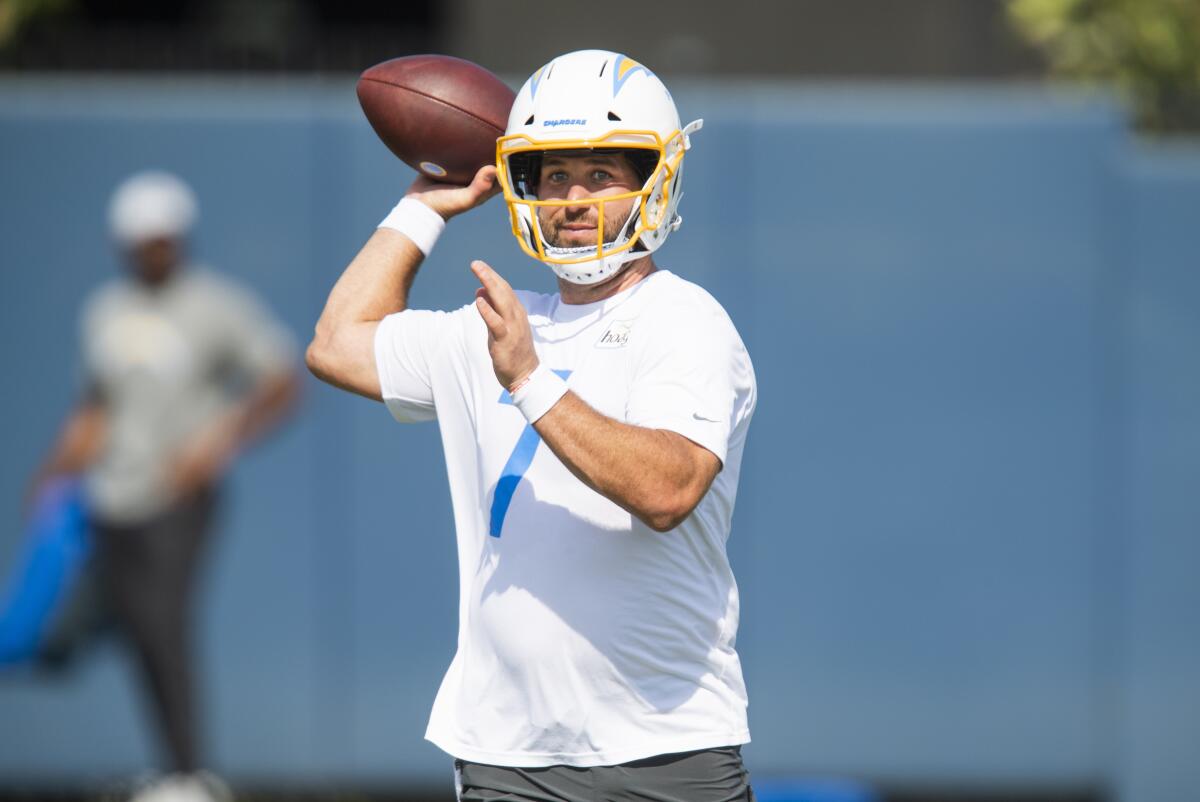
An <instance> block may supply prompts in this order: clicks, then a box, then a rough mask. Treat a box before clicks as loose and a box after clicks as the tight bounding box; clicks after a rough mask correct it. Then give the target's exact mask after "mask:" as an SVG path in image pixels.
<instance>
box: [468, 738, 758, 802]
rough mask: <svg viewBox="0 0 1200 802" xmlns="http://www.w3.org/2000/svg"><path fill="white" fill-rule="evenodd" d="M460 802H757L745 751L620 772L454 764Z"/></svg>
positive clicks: (698, 754)
mask: <svg viewBox="0 0 1200 802" xmlns="http://www.w3.org/2000/svg"><path fill="white" fill-rule="evenodd" d="M454 775H455V776H454V779H455V788H456V790H457V792H458V799H459V802H633V800H639V801H640V802H646V801H647V800H654V802H753V800H754V792H753V791H752V790H751V789H750V775H749V774H748V773H747V771H746V767H745V766H744V765H742V748H741V747H740V746H722V747H717V748H715V749H700V750H697V751H695V752H680V753H677V754H670V755H658V756H657V757H649V758H645V759H643V760H634V761H631V762H629V763H622V764H620V765H617V766H595V767H592V768H577V767H575V766H547V767H545V768H536V769H520V768H512V767H509V766H489V765H485V764H483V763H471V762H468V761H465V760H456V761H454Z"/></svg>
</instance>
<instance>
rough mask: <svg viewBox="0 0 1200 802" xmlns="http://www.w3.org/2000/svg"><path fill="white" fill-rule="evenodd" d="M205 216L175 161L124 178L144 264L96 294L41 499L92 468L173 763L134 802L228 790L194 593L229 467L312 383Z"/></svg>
mask: <svg viewBox="0 0 1200 802" xmlns="http://www.w3.org/2000/svg"><path fill="white" fill-rule="evenodd" d="M196 217H197V203H196V199H195V195H194V194H193V192H192V190H191V189H190V188H189V187H188V185H187V184H185V183H184V182H183V181H182V180H181V179H179V178H178V177H176V176H174V175H171V174H169V173H165V172H157V171H147V172H141V173H137V174H135V175H133V176H131V177H130V178H128V179H127V180H126V181H124V182H123V183H122V184H121V185H120V186H119V187H118V188H117V190H116V192H115V193H114V195H113V197H112V200H111V204H110V208H109V223H110V227H111V231H112V235H113V237H114V239H115V240H116V243H117V245H118V247H119V248H120V249H121V251H122V255H123V257H124V259H125V261H126V262H127V265H128V268H129V269H128V272H127V274H126V275H124V276H121V277H119V278H117V279H114V280H111V281H109V282H107V283H105V284H104V285H103V286H101V287H99V288H97V289H96V290H95V291H93V292H92V294H91V295H90V296H89V297H88V299H87V301H86V303H85V305H84V308H83V313H82V318H81V335H82V359H81V362H82V364H83V369H84V380H85V381H84V391H83V395H82V398H81V399H80V401H79V403H78V404H77V405H76V406H75V408H74V409H73V410H72V411H71V412H70V414H69V415H68V417H67V419H66V422H65V424H64V425H63V427H62V430H61V433H60V435H59V437H58V440H57V442H56V443H55V444H54V446H53V448H52V449H51V451H50V453H49V455H48V457H47V458H46V459H45V461H44V462H43V464H42V465H41V466H40V467H39V468H38V470H37V471H36V472H35V474H34V477H33V480H32V482H31V495H32V496H37V495H38V494H39V491H41V490H42V489H43V488H45V487H47V486H48V485H49V484H50V483H51V482H52V481H54V480H56V479H57V478H60V477H63V476H74V475H78V476H80V477H81V479H82V487H83V498H84V500H85V507H86V509H87V515H88V519H89V521H90V524H91V529H92V533H93V536H94V540H95V557H94V561H93V566H92V567H93V573H94V575H95V577H96V580H97V581H96V587H97V590H98V598H99V602H100V605H99V609H95V610H92V611H91V612H92V613H93V614H99V615H101V616H103V617H105V618H110V619H111V620H112V622H113V623H115V624H116V625H117V627H118V628H119V630H120V631H121V633H122V634H123V635H124V636H125V637H126V638H127V640H128V643H129V645H130V646H131V647H132V649H133V652H134V653H135V655H136V658H137V662H138V664H139V666H140V669H141V673H142V676H143V679H144V682H145V687H146V689H147V691H148V696H149V700H150V702H151V705H152V708H153V711H154V714H155V717H156V719H157V722H156V723H157V725H158V728H159V731H160V733H161V736H162V738H163V742H164V744H165V747H166V752H167V755H168V757H169V765H170V769H171V772H172V774H170V775H168V776H165V777H163V778H161V779H159V780H158V781H157V782H154V783H152V784H150V785H148V786H147V787H146V788H144V789H143V790H142V791H140V792H139V793H138V794H137V795H136V797H135V798H136V799H138V800H162V801H163V802H169V801H170V800H177V802H188V801H190V800H196V801H197V802H200V801H201V800H209V799H214V798H220V797H222V796H224V795H226V794H227V792H226V791H225V790H224V788H223V786H222V784H221V783H220V781H219V780H216V778H215V777H213V776H212V775H211V774H208V773H207V772H202V771H201V770H200V769H201V766H202V762H201V757H200V755H199V745H198V740H199V739H198V726H197V725H198V721H197V702H196V693H195V687H194V665H195V663H196V657H195V655H194V653H193V648H192V646H193V644H192V615H191V613H192V606H193V591H194V588H195V584H196V579H197V569H198V567H199V563H200V561H201V557H202V555H203V554H204V552H205V545H206V543H207V541H208V539H209V537H210V534H211V531H212V527H213V522H214V519H215V517H216V512H217V507H218V499H219V496H220V484H221V480H222V478H223V477H224V475H225V473H226V472H227V471H228V469H229V467H230V465H231V463H232V462H233V460H234V458H235V457H236V456H237V455H238V453H239V452H240V451H241V450H242V449H243V448H245V447H246V446H247V445H248V444H249V443H251V442H252V441H253V440H255V439H256V438H257V437H259V436H260V435H262V434H264V433H266V432H268V431H270V430H272V429H274V428H275V427H276V426H277V425H278V424H279V423H280V422H281V421H282V420H283V418H284V417H285V415H286V414H287V412H288V410H289V409H290V408H291V407H292V405H293V403H294V400H295V397H296V394H297V390H298V387H299V384H298V372H297V369H296V368H297V357H296V353H297V352H296V346H295V342H294V339H293V337H292V336H291V334H290V333H289V332H288V331H287V330H286V329H285V328H284V327H283V326H282V325H281V324H280V323H279V321H278V320H276V319H275V317H274V316H273V315H272V314H271V313H270V312H269V311H268V310H267V309H266V308H265V307H264V306H263V305H262V304H261V303H260V302H259V301H258V300H257V299H256V298H255V297H254V296H253V295H252V294H251V293H250V292H249V291H248V290H247V289H246V288H244V287H242V286H240V285H238V284H236V283H234V282H233V281H231V280H230V279H228V278H225V277H222V276H219V275H217V274H215V273H213V272H211V271H209V270H207V269H204V268H202V267H200V266H197V265H194V264H191V263H190V262H189V259H188V255H187V236H188V234H189V233H190V232H191V229H192V227H193V225H194V223H195V221H196ZM91 617H92V618H93V620H94V619H95V618H96V615H92V616H91Z"/></svg>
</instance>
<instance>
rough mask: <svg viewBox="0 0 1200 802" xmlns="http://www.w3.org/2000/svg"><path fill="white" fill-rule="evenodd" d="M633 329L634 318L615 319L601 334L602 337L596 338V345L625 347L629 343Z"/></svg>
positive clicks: (598, 346)
mask: <svg viewBox="0 0 1200 802" xmlns="http://www.w3.org/2000/svg"><path fill="white" fill-rule="evenodd" d="M632 330H633V321H632V320H614V321H613V322H612V323H611V324H610V325H609V327H608V328H607V329H606V330H605V332H604V333H603V334H601V335H600V339H599V340H596V347H597V348H624V347H625V346H626V345H627V344H628V343H629V332H630V331H632Z"/></svg>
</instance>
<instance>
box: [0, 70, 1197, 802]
mask: <svg viewBox="0 0 1200 802" xmlns="http://www.w3.org/2000/svg"><path fill="white" fill-rule="evenodd" d="M677 100H678V101H679V105H680V107H681V109H682V110H683V113H684V114H685V115H690V116H700V115H703V116H704V117H705V118H706V125H705V128H704V130H703V131H702V132H700V134H698V135H697V136H696V138H695V145H696V147H695V149H694V150H693V151H692V152H691V153H690V154H689V156H688V167H687V180H686V188H687V199H686V200H685V201H684V203H683V207H682V211H683V213H684V216H685V218H686V219H687V222H686V225H685V226H684V227H683V229H682V230H681V231H680V233H679V234H677V235H676V236H675V237H673V238H672V240H671V244H670V245H669V246H667V247H666V248H665V249H664V251H663V252H662V258H661V259H660V260H659V261H660V264H662V265H664V266H666V267H669V268H671V269H672V270H674V271H676V272H678V273H681V274H682V275H684V276H686V277H688V278H691V279H693V280H696V281H698V282H699V283H701V284H703V285H705V286H706V287H708V288H709V289H710V290H712V291H713V293H714V294H715V295H716V296H717V298H718V299H720V300H721V301H722V302H723V303H724V304H725V305H726V307H727V308H728V309H729V311H730V313H731V315H732V317H733V319H734V321H735V322H736V323H737V324H738V326H739V328H740V330H741V331H742V334H743V336H744V338H745V340H746V342H747V344H748V345H749V347H750V350H751V354H752V356H753V358H754V360H755V365H756V368H757V372H758V376H759V382H760V394H761V402H760V406H759V411H758V413H757V415H756V419H755V423H754V426H753V428H752V431H751V439H750V443H749V447H748V450H747V455H746V462H745V466H744V470H743V475H742V491H741V495H740V499H739V505H738V511H737V515H736V519H735V528H734V532H733V535H732V538H731V541H730V551H731V555H732V559H733V561H734V567H735V570H736V572H737V574H738V577H739V582H740V585H741V588H742V594H743V624H742V635H741V638H740V641H739V648H740V649H741V651H742V655H743V662H744V665H745V667H746V673H747V680H748V682H749V686H750V692H751V728H752V730H753V733H754V737H755V742H754V744H753V746H752V747H750V748H749V749H748V750H747V758H748V762H749V763H750V766H751V768H752V770H754V771H755V772H757V773H759V774H760V775H771V774H788V773H794V772H844V773H850V774H854V775H858V776H865V777H868V778H872V779H875V780H878V781H881V782H885V783H919V784H968V785H978V786H987V787H999V786H1012V785H1029V784H1045V785H1052V786H1064V787H1091V788H1101V789H1105V788H1111V789H1114V790H1117V791H1118V792H1119V793H1120V798H1121V799H1122V800H1129V802H1133V801H1134V800H1155V801H1156V802H1158V801H1160V800H1174V799H1180V800H1182V799H1184V798H1190V793H1191V791H1192V789H1193V788H1194V787H1195V786H1196V784H1197V782H1198V781H1200V773H1197V771H1196V770H1195V769H1194V768H1192V767H1191V766H1190V765H1189V758H1190V757H1191V755H1190V754H1189V751H1194V745H1195V744H1196V743H1198V742H1200V690H1198V689H1197V683H1198V680H1197V677H1200V627H1198V626H1197V613H1200V583H1197V582H1195V581H1194V576H1195V566H1196V565H1197V564H1200V546H1198V543H1200V540H1198V539H1197V536H1196V533H1197V528H1198V527H1197V525H1198V524H1200V502H1198V501H1197V497H1198V496H1197V494H1196V493H1195V492H1194V489H1193V488H1194V487H1195V482H1196V479H1195V477H1196V476H1197V475H1200V372H1197V371H1196V370H1195V368H1194V364H1195V354H1197V353H1200V283H1198V278H1197V277H1198V276H1200V271H1198V270H1197V267H1200V265H1197V258H1196V253H1197V252H1198V249H1200V235H1198V234H1197V231H1198V230H1200V226H1197V222H1198V217H1200V149H1187V148H1182V149H1179V150H1178V151H1170V150H1165V149H1161V148H1160V149H1154V150H1147V149H1144V148H1137V147H1135V146H1134V145H1133V144H1131V142H1130V141H1129V138H1128V134H1127V133H1126V130H1125V125H1124V121H1123V119H1122V117H1121V115H1120V114H1119V113H1118V112H1117V110H1116V109H1114V108H1113V107H1112V106H1111V105H1110V104H1108V103H1107V102H1104V101H1103V100H1098V99H1085V98H1083V99H1081V98H1073V97H1062V96H1055V95H1050V94H1046V93H1042V92H1038V91H1033V90H1024V89H997V88H991V89H986V90H983V89H970V90H966V89H962V90H956V89H949V88H939V89H888V90H884V89H873V88H870V87H854V88H844V89H833V88H815V87H807V88H797V87H783V86H779V87H774V88H772V87H755V86H739V87H727V88H723V89H711V88H709V89H702V88H700V87H683V88H682V89H681V91H679V92H677ZM0 154H3V156H2V158H3V161H2V162H0V242H2V243H3V246H2V248H3V250H2V251H0V260H2V262H3V264H2V268H3V276H4V282H5V290H6V291H5V292H4V294H3V303H4V315H3V326H4V329H3V334H4V336H3V338H0V357H2V358H3V359H4V361H5V364H7V365H9V366H10V368H9V371H10V372H9V376H10V382H9V384H8V392H7V393H5V395H4V396H3V398H2V400H0V410H3V417H4V419H5V420H7V421H9V425H8V426H7V427H6V430H7V432H8V448H7V449H6V451H5V453H4V456H3V457H2V458H0V483H2V484H0V488H3V491H4V492H3V493H0V520H7V521H9V522H10V526H9V527H7V531H8V532H9V534H8V535H0V571H4V570H6V569H7V568H8V567H9V566H11V564H12V560H13V559H14V557H15V551H16V528H17V527H16V523H17V520H18V497H19V493H20V489H21V488H22V486H23V483H24V481H25V477H26V476H27V473H28V471H29V470H30V468H31V467H32V465H33V464H34V463H35V462H36V460H37V459H38V458H39V457H40V455H41V454H42V452H43V450H44V448H45V447H46V445H47V443H48V442H49V440H50V439H51V437H52V435H53V433H54V431H55V428H56V426H57V423H58V421H59V420H60V418H61V416H62V414H63V413H64V412H65V411H66V409H67V408H68V406H69V403H70V399H71V397H72V395H73V393H74V392H75V390H76V367H75V365H76V362H75V360H76V356H75V354H76V342H75V336H76V335H75V323H74V313H75V311H76V309H77V307H78V305H79V303H80V301H81V300H82V298H83V297H84V295H85V293H86V291H87V290H88V288H89V287H91V286H93V285H94V284H95V283H96V282H97V281H99V280H100V279H101V278H103V277H105V276H107V275H110V274H111V273H113V272H114V271H115V270H117V269H118V264H117V261H116V259H115V257H114V254H113V253H112V252H111V249H110V246H109V245H108V243H107V239H106V233H105V228H104V208H105V203H106V201H107V197H108V193H109V192H110V191H111V188H112V187H113V186H114V185H115V183H116V182H117V181H118V180H119V179H120V178H122V177H123V176H124V175H126V174H127V173H129V172H131V171H133V170H135V169H138V168H141V167H144V166H164V167H167V168H169V169H172V170H175V171H177V172H179V173H180V174H182V175H184V176H185V177H187V178H188V180H190V181H191V182H192V183H193V184H194V185H195V187H196V189H197V192H198V194H199V196H200V198H201V202H202V221H201V224H200V228H199V231H198V236H197V242H196V249H195V250H196V252H197V253H198V254H199V255H200V256H201V257H202V258H203V259H204V260H206V261H208V262H210V263H211V264H213V265H216V266H218V267H220V268H223V269H225V270H227V271H229V272H232V273H235V274H237V275H239V276H241V277H243V278H244V279H245V280H246V281H247V282H248V283H249V284H250V285H252V286H253V287H255V288H256V289H257V290H258V291H259V292H260V293H261V294H262V295H264V296H265V297H266V298H268V299H269V300H270V302H271V303H272V304H273V305H274V306H275V307H276V308H277V309H278V310H279V312H280V314H281V315H282V316H283V317H284V318H285V320H286V321H287V322H288V323H289V324H290V325H291V326H292V327H293V328H294V329H295V330H296V332H297V333H298V336H300V337H301V338H306V337H307V332H308V331H310V330H311V326H312V323H313V322H314V321H315V319H316V316H317V314H318V312H319V310H320V307H321V304H322V302H323V299H324V296H325V293H326V292H327V291H328V288H329V287H330V286H331V285H332V283H333V281H334V280H335V278H336V276H337V275H338V273H339V271H340V269H341V267H342V266H343V265H344V264H345V263H346V261H347V260H348V259H349V258H350V257H351V256H352V255H353V253H354V251H355V249H356V248H357V247H358V245H359V244H361V242H362V241H363V240H364V239H365V238H366V237H367V236H368V234H369V233H370V231H371V229H372V227H373V226H374V224H375V223H376V222H377V221H378V219H379V218H381V217H382V216H383V214H384V213H385V212H386V211H387V209H388V208H390V206H391V204H392V203H393V202H394V200H395V199H396V198H397V197H398V196H399V195H400V193H401V191H402V190H403V188H404V187H405V186H406V184H407V181H408V180H409V178H410V177H411V174H410V173H409V172H408V171H407V169H406V168H404V167H403V165H401V164H399V163H398V162H396V161H395V160H394V159H392V158H391V157H390V155H389V154H388V153H387V151H386V150H385V149H384V148H383V146H382V145H381V144H379V143H378V141H377V140H376V139H375V138H374V136H373V135H372V133H371V132H370V130H369V128H368V127H367V125H366V123H365V121H363V119H362V118H361V115H360V113H359V112H358V110H357V108H356V106H355V102H354V99H353V91H352V85H351V83H349V82H340V81H339V82H331V83H328V84H295V83H282V82H280V83H267V82H263V83H246V82H241V83H219V82H203V81H201V82H193V83H185V84H163V83H138V82H116V81H94V82H91V83H88V84H86V85H83V86H81V85H80V84H79V82H78V81H69V80H58V81H48V80H41V81H37V80H26V81H16V80H10V81H8V82H6V83H0ZM502 211H503V210H502V208H501V207H500V205H499V203H498V202H496V201H493V202H492V203H491V204H489V205H488V206H486V207H484V208H483V209H482V210H480V211H477V212H475V213H473V214H471V215H469V216H467V217H464V218H462V219H460V220H456V221H455V222H454V223H453V224H452V227H451V232H452V234H451V235H448V236H447V237H446V238H445V239H444V240H443V243H442V244H440V245H439V249H438V252H437V254H436V255H435V257H434V258H433V259H431V260H430V262H429V263H428V264H427V265H426V266H425V268H424V270H423V273H422V275H421V276H420V278H419V279H418V283H417V288H416V293H415V295H414V299H415V301H416V303H418V304H420V305H426V306H431V307H437V308H449V307H453V306H457V305H459V304H461V303H462V302H464V300H466V299H468V298H470V296H471V293H472V290H473V284H474V282H473V279H472V278H471V276H470V274H469V273H468V271H467V269H466V264H467V262H468V260H469V259H471V258H477V257H481V256H482V257H484V258H487V259H488V260H489V261H490V262H491V264H493V266H495V267H497V268H498V269H500V270H501V272H503V273H504V274H505V275H506V276H508V277H509V278H510V279H511V280H512V281H513V282H514V283H516V284H521V285H525V286H533V287H535V288H541V289H547V288H549V287H550V286H551V282H550V281H549V280H548V276H547V272H548V271H545V270H544V269H541V268H539V267H538V266H536V265H534V264H533V263H532V262H530V261H529V260H527V259H526V258H525V257H524V256H523V255H522V254H521V253H520V252H519V251H518V249H517V248H516V246H515V243H514V242H513V241H512V238H511V236H510V235H509V234H508V233H507V230H506V226H505V223H504V219H503V213H502ZM444 485H445V473H444V469H443V468H442V464H441V455H440V448H439V445H438V439H437V432H436V428H435V427H433V426H423V427H411V428H400V427H398V426H396V425H394V424H392V423H391V422H390V419H389V418H388V417H387V415H386V413H385V412H384V411H383V409H382V407H379V406H377V405H374V404H372V403H370V402H366V401H363V400H361V399H357V398H352V397H350V396H348V395H344V394H340V393H337V392H335V391H333V390H331V389H329V388H326V387H324V386H321V385H319V384H318V383H316V382H315V381H310V382H309V385H308V392H307V394H306V399H305V404H304V409H303V413H302V414H301V415H300V416H299V417H298V418H297V420H296V422H295V424H294V425H293V426H292V427H291V428H290V429H288V431H287V432H286V433H285V434H284V435H282V436H281V437H279V438H277V439H275V440H273V441H271V442H270V443H268V444H267V445H266V446H264V447H263V448H262V449H260V450H258V451H256V452H254V453H253V454H251V455H250V456H249V457H248V458H246V459H245V460H244V461H243V463H242V464H241V465H240V466H239V467H238V469H237V471H236V473H235V476H234V477H233V480H232V482H231V488H230V489H231V493H230V498H229V502H230V503H229V505H228V507H227V510H226V518H225V520H226V525H225V527H224V529H223V533H222V537H221V538H220V541H219V543H218V545H217V547H216V549H215V551H214V553H213V555H212V556H213V561H212V566H211V568H212V570H211V572H210V574H209V579H208V583H207V591H206V595H205V603H204V605H203V611H202V612H203V620H204V630H203V631H204V639H203V640H204V647H205V650H204V655H205V656H204V664H205V672H206V680H205V685H206V689H207V692H208V693H207V695H208V699H209V702H210V704H209V706H208V707H209V709H208V720H209V738H208V742H209V743H210V745H211V753H212V755H213V761H212V762H213V764H214V766H215V767H216V768H218V769H219V770H221V771H223V772H225V773H227V774H228V775H230V776H231V777H233V778H234V779H235V780H236V779H243V780H245V779H260V780H266V781H272V782H288V783H313V782H321V783H360V784H361V783H371V784H374V783H403V784H413V783H416V784H439V783H443V784H444V782H445V779H446V774H447V771H448V763H447V761H446V760H445V759H444V758H443V757H442V756H441V755H440V753H439V752H438V751H437V750H436V749H434V748H433V747H431V746H429V745H427V744H425V743H424V742H423V741H422V740H421V734H422V732H423V727H424V721H425V716H426V714H427V711H428V707H429V704H430V702H431V700H432V697H433V693H434V691H435V689H436V687H437V683H438V681H439V679H440V676H441V672H442V670H443V669H444V667H445V665H446V664H447V663H448V661H449V659H450V656H451V654H452V651H453V648H454V642H455V632H454V629H455V626H456V620H457V619H456V611H455V609H454V605H455V600H456V583H457V577H456V573H455V569H454V563H453V561H454V546H453V534H452V532H451V520H450V515H449V498H448V493H447V491H446V488H445V486H444ZM123 660H124V658H123V655H122V654H121V653H120V652H119V651H118V650H116V649H115V648H114V647H113V646H112V645H106V646H101V647H100V648H99V649H98V651H97V653H96V655H95V657H94V659H92V660H90V661H89V662H87V663H86V664H84V665H82V666H81V667H80V669H79V670H78V671H76V672H74V673H73V674H71V675H69V676H67V677H64V678H62V679H59V680H56V681H46V680H35V679H32V678H29V677H21V676H7V677H0V721H3V722H5V724H4V726H0V784H4V783H5V782H47V781H55V780H72V781H78V780H81V779H88V778H93V779H94V778H97V777H105V776H112V775H115V774H119V773H121V772H127V771H134V770H136V769H138V768H139V767H141V766H143V765H145V764H146V763H147V762H149V761H151V760H153V746H152V743H151V742H150V741H149V739H148V738H147V736H146V735H145V733H144V731H143V728H142V727H141V723H140V719H139V710H138V707H137V704H138V700H137V695H136V693H137V689H136V687H135V686H134V684H133V680H132V675H131V673H130V672H128V671H127V670H126V666H125V664H124V662H123Z"/></svg>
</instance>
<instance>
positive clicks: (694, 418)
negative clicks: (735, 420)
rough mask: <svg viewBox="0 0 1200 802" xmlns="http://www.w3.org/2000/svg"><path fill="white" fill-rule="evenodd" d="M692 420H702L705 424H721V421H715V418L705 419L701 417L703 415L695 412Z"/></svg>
mask: <svg viewBox="0 0 1200 802" xmlns="http://www.w3.org/2000/svg"><path fill="white" fill-rule="evenodd" d="M692 420H702V421H704V422H705V423H720V421H719V420H716V419H714V418H706V417H704V416H703V415H701V414H700V413H698V412H693V413H692Z"/></svg>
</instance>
